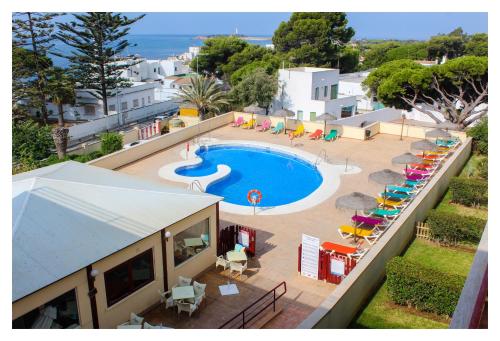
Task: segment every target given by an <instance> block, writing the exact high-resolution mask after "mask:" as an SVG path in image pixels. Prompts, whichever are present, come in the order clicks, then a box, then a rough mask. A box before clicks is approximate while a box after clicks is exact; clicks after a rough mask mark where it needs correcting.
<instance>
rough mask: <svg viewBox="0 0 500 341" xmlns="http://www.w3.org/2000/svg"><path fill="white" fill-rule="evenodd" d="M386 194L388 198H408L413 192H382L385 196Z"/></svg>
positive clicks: (381, 194) (382, 195)
mask: <svg viewBox="0 0 500 341" xmlns="http://www.w3.org/2000/svg"><path fill="white" fill-rule="evenodd" d="M384 194H385V197H386V198H387V199H391V198H394V199H403V200H406V199H409V198H411V197H412V194H405V193H396V192H386V193H384V192H382V193H380V196H381V197H382V198H383V197H384Z"/></svg>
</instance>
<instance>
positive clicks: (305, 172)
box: [175, 145, 323, 207]
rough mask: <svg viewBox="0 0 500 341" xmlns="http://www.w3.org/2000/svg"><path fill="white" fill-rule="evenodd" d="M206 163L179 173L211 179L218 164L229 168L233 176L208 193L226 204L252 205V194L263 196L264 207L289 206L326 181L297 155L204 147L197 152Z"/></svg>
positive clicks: (211, 186)
mask: <svg viewBox="0 0 500 341" xmlns="http://www.w3.org/2000/svg"><path fill="white" fill-rule="evenodd" d="M196 155H197V156H198V157H199V158H201V159H202V162H201V163H199V164H195V165H189V166H182V167H179V168H177V169H176V170H175V173H176V174H178V175H181V176H186V177H201V176H208V175H211V174H214V173H216V172H217V166H218V165H227V166H229V168H230V169H231V171H230V173H229V174H228V175H226V176H225V177H222V178H221V179H218V180H216V181H213V182H212V183H210V184H209V185H208V186H207V187H206V189H205V191H206V192H207V193H211V194H215V195H219V196H222V197H224V201H225V202H228V203H231V204H236V205H242V206H252V205H251V203H249V201H248V199H247V193H248V191H250V190H252V189H258V190H259V191H260V192H261V193H262V200H261V202H260V203H259V206H260V207H270V206H279V205H286V204H290V203H293V202H296V201H298V200H301V199H303V198H304V197H307V196H308V195H310V194H311V193H312V192H314V191H315V190H316V189H317V188H318V187H319V186H320V185H321V183H322V182H323V177H322V176H321V174H320V172H319V171H318V169H317V168H316V167H315V166H314V165H313V164H312V163H310V162H308V161H306V160H304V159H302V158H300V157H297V156H296V155H293V154H288V153H284V152H281V151H276V150H273V149H271V148H260V147H255V146H242V145H214V146H202V147H200V148H199V149H198V150H197V151H196Z"/></svg>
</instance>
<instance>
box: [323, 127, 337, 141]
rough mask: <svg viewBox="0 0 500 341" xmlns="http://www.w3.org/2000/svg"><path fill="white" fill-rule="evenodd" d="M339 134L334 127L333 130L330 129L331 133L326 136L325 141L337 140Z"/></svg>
mask: <svg viewBox="0 0 500 341" xmlns="http://www.w3.org/2000/svg"><path fill="white" fill-rule="evenodd" d="M337 136H338V133H337V130H336V129H332V130H330V134H328V135H326V136H325V141H332V140H335V139H336V138H337Z"/></svg>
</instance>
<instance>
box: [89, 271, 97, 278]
mask: <svg viewBox="0 0 500 341" xmlns="http://www.w3.org/2000/svg"><path fill="white" fill-rule="evenodd" d="M97 275H99V270H97V269H93V270H92V271H90V276H91V277H93V278H96V277H97Z"/></svg>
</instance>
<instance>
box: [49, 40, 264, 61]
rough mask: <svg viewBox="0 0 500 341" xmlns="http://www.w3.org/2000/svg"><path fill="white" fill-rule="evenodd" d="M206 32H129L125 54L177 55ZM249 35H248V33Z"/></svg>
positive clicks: (59, 48)
mask: <svg viewBox="0 0 500 341" xmlns="http://www.w3.org/2000/svg"><path fill="white" fill-rule="evenodd" d="M203 36H208V35H207V34H202V33H200V34H129V35H128V36H127V40H128V41H129V43H130V46H129V47H128V48H127V49H125V51H124V54H125V55H134V54H138V55H140V56H141V57H144V58H146V59H165V58H167V57H171V56H177V55H180V54H182V53H184V52H187V51H188V49H189V47H190V46H202V45H203V39H200V37H203ZM249 36H250V35H249ZM251 36H252V37H260V38H266V37H268V36H261V35H251ZM247 42H248V43H250V44H256V45H266V44H271V43H272V41H271V40H270V39H269V40H247ZM54 48H55V49H56V50H57V51H58V52H60V53H69V52H70V51H71V48H70V47H69V46H68V45H66V44H64V43H62V42H61V41H55V46H54ZM52 60H53V62H54V65H56V66H59V67H68V66H69V63H68V61H67V59H65V58H61V57H57V56H52Z"/></svg>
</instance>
